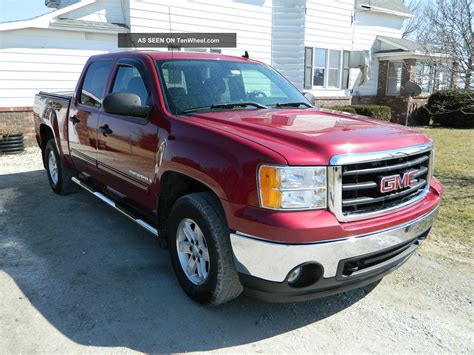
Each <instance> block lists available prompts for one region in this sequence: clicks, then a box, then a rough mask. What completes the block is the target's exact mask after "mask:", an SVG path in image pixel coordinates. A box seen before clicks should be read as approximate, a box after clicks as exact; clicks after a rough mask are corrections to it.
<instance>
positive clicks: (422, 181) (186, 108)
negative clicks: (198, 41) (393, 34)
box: [34, 51, 442, 305]
mask: <svg viewBox="0 0 474 355" xmlns="http://www.w3.org/2000/svg"><path fill="white" fill-rule="evenodd" d="M34 113H35V125H36V137H37V140H38V144H39V146H40V148H41V149H42V151H43V158H44V166H45V168H46V170H47V175H48V179H49V183H50V185H51V188H52V189H53V191H54V192H56V193H58V194H68V193H71V192H74V191H76V189H77V188H78V187H82V188H84V189H85V190H87V191H89V192H91V193H92V194H94V195H95V196H96V197H98V198H99V199H101V200H102V201H104V202H105V203H107V204H108V205H110V206H111V207H113V208H115V209H116V210H118V211H120V212H121V213H123V214H124V215H125V216H127V217H129V218H130V219H131V220H133V221H134V222H136V223H138V224H139V225H140V226H142V227H144V228H146V229H147V230H148V231H149V232H151V233H152V234H154V235H155V236H157V237H159V238H160V243H162V244H163V246H165V245H166V246H168V248H169V252H170V256H171V262H172V265H173V268H174V271H175V273H176V276H177V279H178V280H179V283H180V284H181V286H182V288H183V289H184V291H185V292H186V293H187V294H188V295H189V296H190V297H191V298H192V299H194V300H196V301H197V302H200V303H204V304H208V305H217V304H221V303H223V302H227V301H230V300H232V299H234V298H236V297H237V296H239V295H240V294H241V292H242V291H245V292H246V293H247V294H249V295H250V296H253V297H257V298H260V299H264V300H268V301H278V302H282V301H299V300H306V299H310V298H315V297H321V296H327V295H330V294H335V293H338V292H343V291H346V290H349V289H353V288H357V287H361V286H364V285H367V284H370V283H374V282H376V281H378V280H379V279H381V278H382V277H383V276H384V275H385V274H387V273H389V272H390V271H392V270H394V269H395V268H397V267H398V266H400V265H401V264H402V263H403V262H405V261H406V260H407V259H408V258H409V257H410V256H411V255H412V254H413V252H414V251H415V249H416V248H417V247H418V246H419V245H420V243H421V242H422V241H423V240H424V239H425V238H426V236H427V234H428V232H429V230H430V228H431V225H432V223H433V220H434V219H435V217H436V212H437V208H438V205H439V203H440V196H441V193H442V187H441V186H440V184H439V182H438V180H436V178H434V177H433V164H434V150H433V145H432V142H431V141H430V139H429V138H427V137H426V136H425V135H424V134H422V133H420V132H419V131H416V130H412V129H407V128H405V127H402V126H399V125H395V124H389V123H385V122H381V121H377V120H373V119H370V118H368V117H363V116H358V115H350V114H344V113H341V112H335V111H330V110H320V109H317V108H315V107H313V106H312V105H311V104H310V102H308V100H307V99H306V98H305V96H304V95H303V94H301V93H300V92H299V91H298V90H297V89H296V88H295V87H294V86H293V85H291V84H290V83H289V82H288V81H287V80H286V79H285V78H283V77H282V76H281V75H280V74H279V73H278V72H276V71H275V70H273V69H272V68H271V67H269V66H267V65H265V64H263V63H260V62H257V61H254V60H250V59H248V58H245V57H244V58H240V57H230V56H224V55H212V54H197V53H196V54H191V53H186V52H174V53H172V52H142V51H139V52H124V53H113V54H105V55H99V56H93V57H91V58H90V59H89V60H88V62H87V64H86V66H85V68H84V71H83V73H82V75H81V77H80V79H79V82H78V84H77V88H76V91H75V92H72V93H44V92H41V93H39V94H38V95H36V97H35V104H34Z"/></svg>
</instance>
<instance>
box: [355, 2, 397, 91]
mask: <svg viewBox="0 0 474 355" xmlns="http://www.w3.org/2000/svg"><path fill="white" fill-rule="evenodd" d="M354 19H355V21H354V39H353V49H354V50H369V51H370V55H371V60H370V70H369V80H368V81H367V82H366V83H365V84H364V85H362V86H358V85H357V82H356V83H355V86H354V88H353V95H355V96H359V95H360V96H366V95H377V77H378V70H379V68H378V60H377V58H375V57H374V56H373V54H374V53H375V52H376V51H378V50H380V48H379V45H380V44H379V43H378V42H379V41H376V40H375V38H376V37H377V36H378V35H380V36H388V37H396V38H401V37H402V32H401V29H402V26H403V18H400V17H398V16H393V15H385V14H382V13H371V12H367V11H361V10H357V11H356V12H355V16H354Z"/></svg>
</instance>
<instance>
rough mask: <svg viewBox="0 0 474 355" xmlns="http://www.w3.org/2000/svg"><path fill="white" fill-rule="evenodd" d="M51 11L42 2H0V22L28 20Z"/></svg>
mask: <svg viewBox="0 0 474 355" xmlns="http://www.w3.org/2000/svg"><path fill="white" fill-rule="evenodd" d="M53 10H54V9H50V8H49V7H46V6H45V5H44V0H0V22H8V21H16V20H25V19H30V18H32V17H36V16H39V15H43V14H45V13H47V12H51V11H53Z"/></svg>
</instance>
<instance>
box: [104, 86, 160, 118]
mask: <svg viewBox="0 0 474 355" xmlns="http://www.w3.org/2000/svg"><path fill="white" fill-rule="evenodd" d="M102 107H103V108H104V111H105V112H107V113H112V114H114V115H122V116H133V117H141V118H148V116H150V113H151V107H150V106H142V102H141V100H140V96H138V95H135V94H132V93H129V92H114V93H111V94H108V95H107V96H106V97H105V99H104V101H103V102H102Z"/></svg>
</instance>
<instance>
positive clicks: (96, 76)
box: [79, 60, 112, 108]
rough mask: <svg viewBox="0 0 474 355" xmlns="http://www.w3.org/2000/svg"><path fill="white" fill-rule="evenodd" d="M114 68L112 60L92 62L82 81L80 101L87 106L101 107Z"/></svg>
mask: <svg viewBox="0 0 474 355" xmlns="http://www.w3.org/2000/svg"><path fill="white" fill-rule="evenodd" d="M111 69H112V61H110V60H101V61H97V62H94V63H91V64H90V65H89V67H88V68H87V72H86V76H85V78H84V82H83V83H82V89H81V96H80V98H79V102H80V103H81V104H83V105H86V106H91V107H94V108H100V106H101V105H102V99H103V98H104V88H105V85H106V84H107V79H108V77H109V75H110V71H111Z"/></svg>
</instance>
